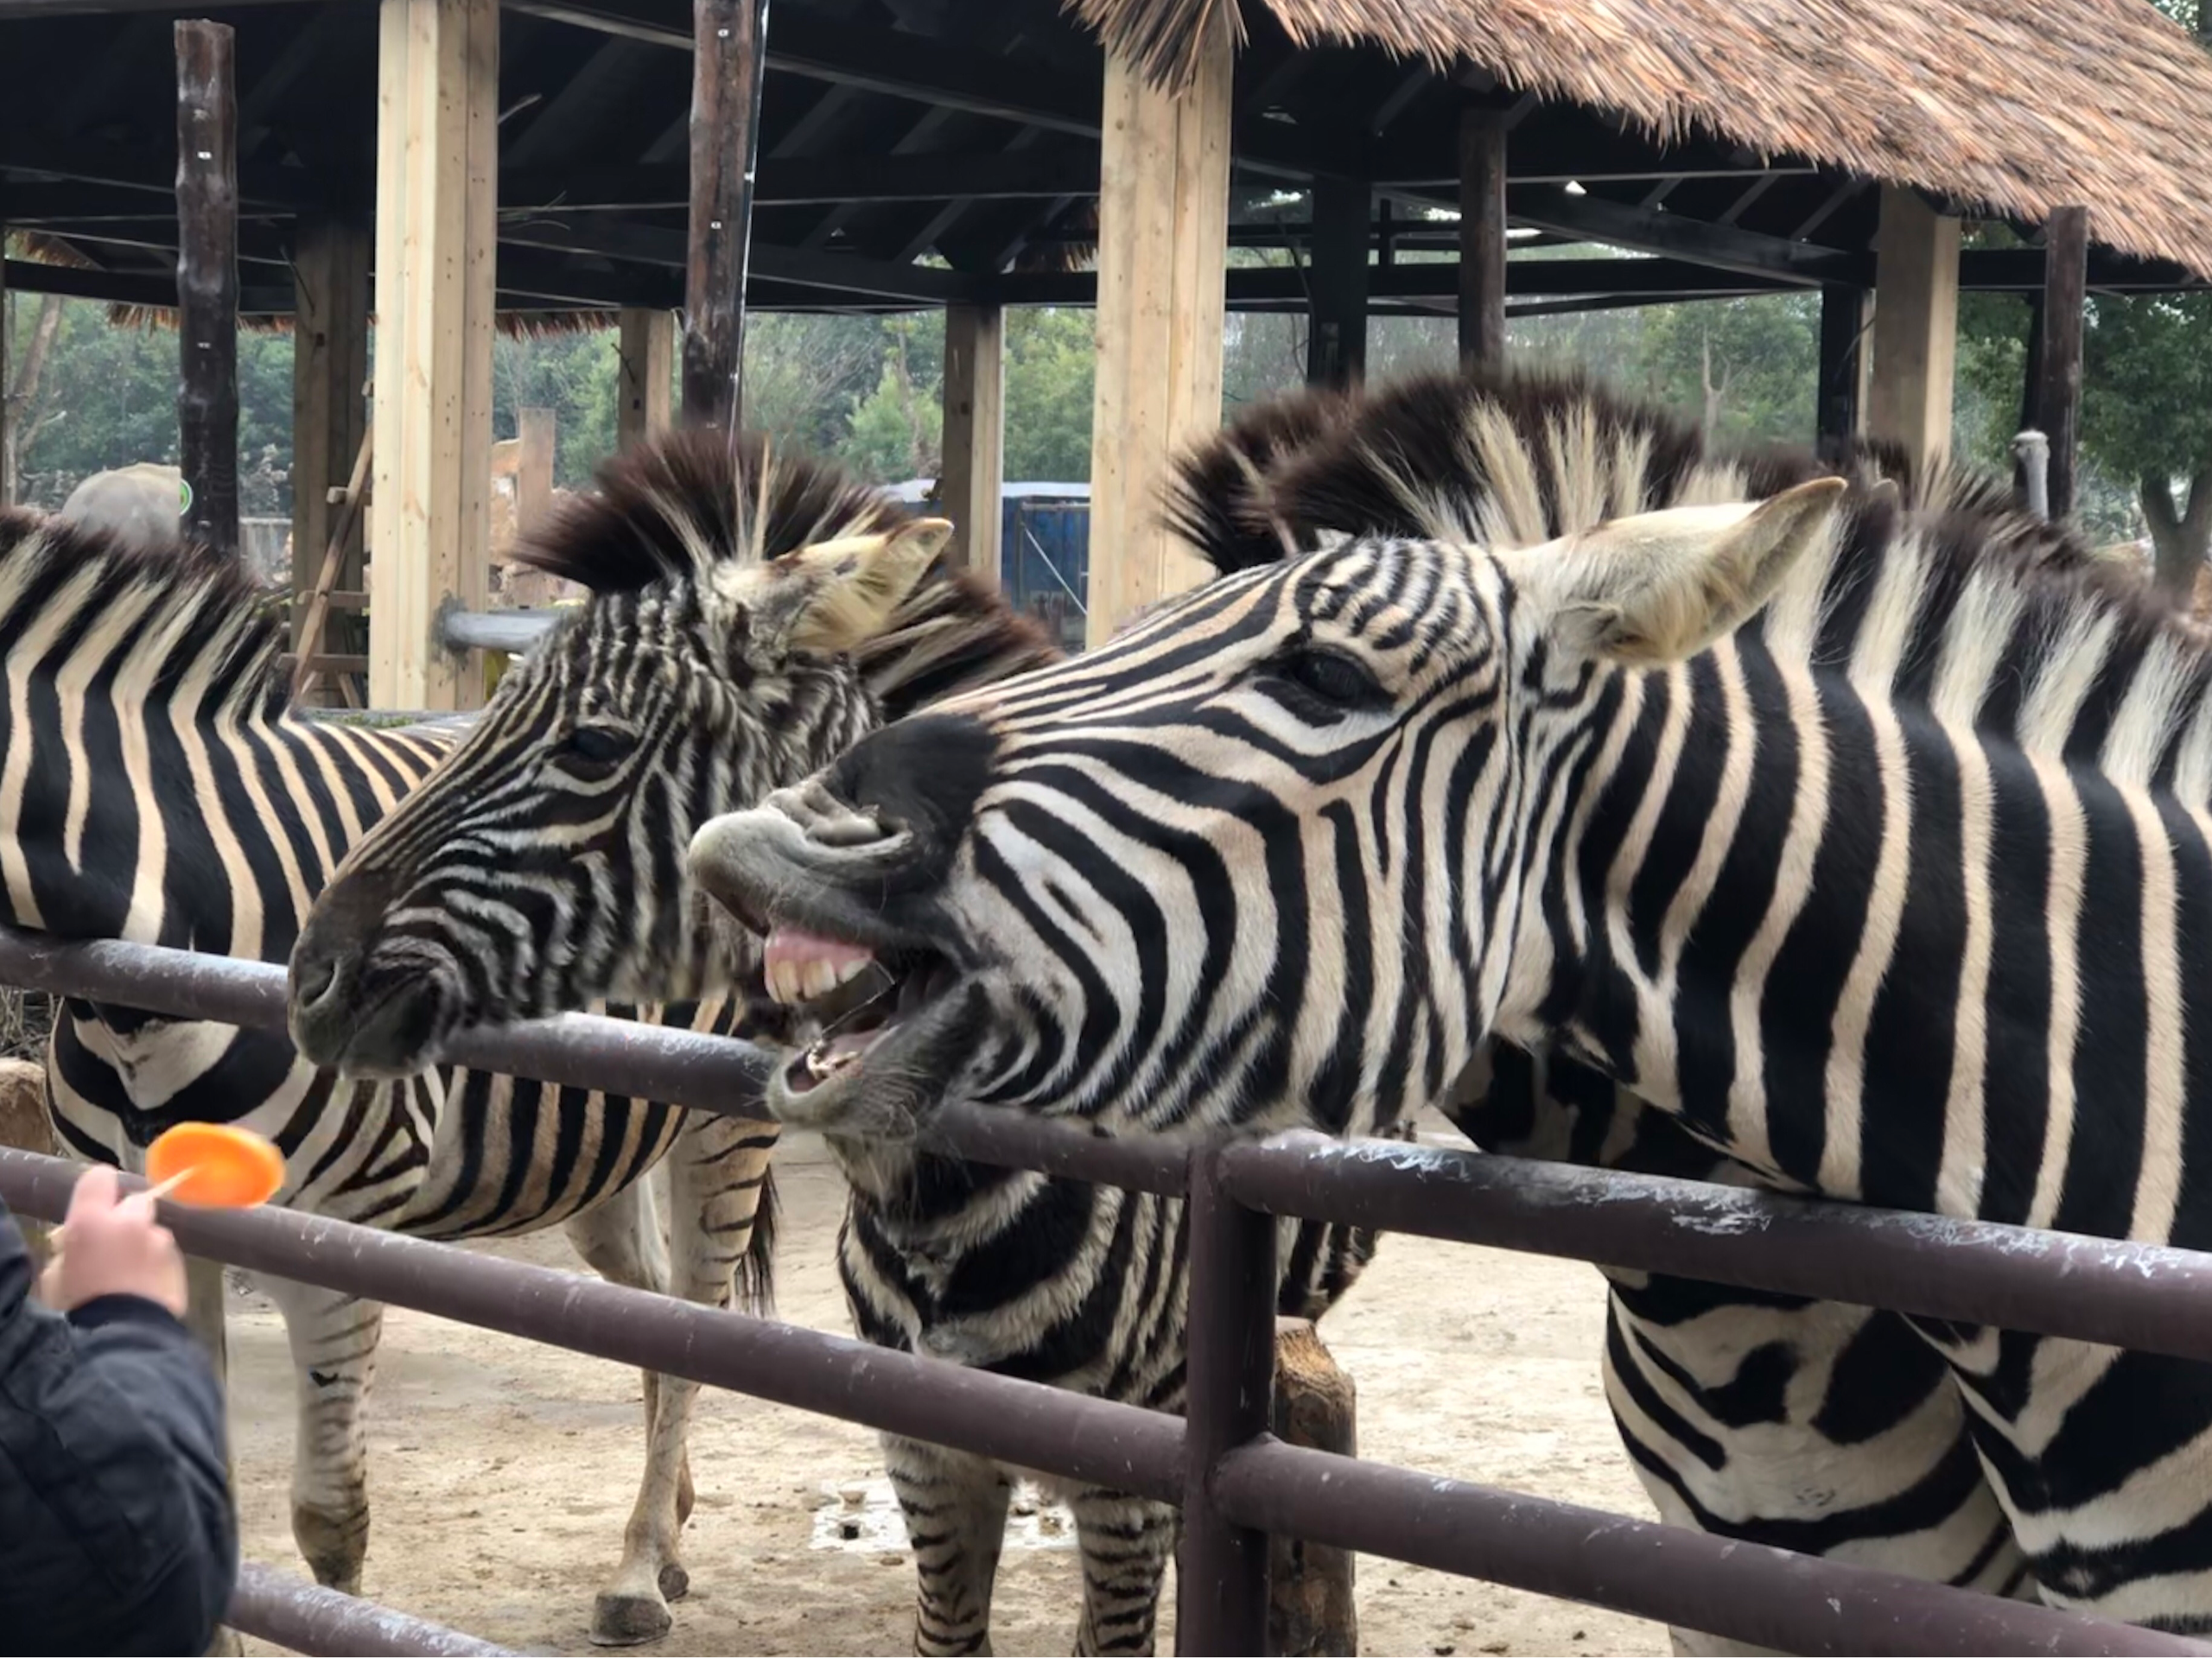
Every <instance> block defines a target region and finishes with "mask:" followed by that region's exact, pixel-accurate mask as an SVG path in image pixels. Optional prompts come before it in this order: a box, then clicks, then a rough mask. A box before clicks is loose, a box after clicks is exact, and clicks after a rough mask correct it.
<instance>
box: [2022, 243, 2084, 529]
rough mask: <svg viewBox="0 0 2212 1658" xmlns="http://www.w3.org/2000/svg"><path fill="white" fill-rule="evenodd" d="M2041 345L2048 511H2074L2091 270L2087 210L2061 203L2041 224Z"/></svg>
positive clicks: (2040, 424)
mask: <svg viewBox="0 0 2212 1658" xmlns="http://www.w3.org/2000/svg"><path fill="white" fill-rule="evenodd" d="M2044 270H2045V275H2044V294H2043V350H2042V352H2041V353H2040V356H2041V359H2042V360H2041V361H2040V362H2039V363H2035V364H2031V368H2032V369H2033V370H2034V371H2035V372H2036V412H2035V421H2034V422H2033V423H2034V425H2035V427H2036V428H2037V429H2038V430H2039V431H2041V432H2042V433H2043V434H2044V436H2045V437H2047V438H2049V439H2050V516H2051V517H2052V518H2064V517H2065V516H2066V515H2067V514H2068V513H2069V512H2071V511H2073V510H2074V492H2075V467H2076V464H2077V460H2078V450H2079V448H2080V444H2081V435H2082V306H2083V302H2084V301H2085V299H2086V298H2087V296H2088V275H2089V210H2088V208H2087V207H2060V208H2058V209H2056V211H2054V212H2053V213H2051V215H2050V222H2049V223H2048V224H2047V225H2045V226H2044Z"/></svg>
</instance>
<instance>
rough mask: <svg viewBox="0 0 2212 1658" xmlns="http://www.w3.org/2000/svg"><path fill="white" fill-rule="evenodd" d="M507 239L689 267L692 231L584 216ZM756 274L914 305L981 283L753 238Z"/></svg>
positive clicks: (504, 235) (947, 300) (512, 232)
mask: <svg viewBox="0 0 2212 1658" xmlns="http://www.w3.org/2000/svg"><path fill="white" fill-rule="evenodd" d="M499 241H500V245H501V246H503V247H518V248H535V249H537V251H540V252H544V253H570V254H581V255H586V256H589V257H597V258H602V259H615V260H620V261H622V262H624V263H626V264H644V265H658V266H660V267H662V268H664V269H665V270H683V269H684V268H685V267H686V265H687V264H688V257H687V249H688V243H687V239H686V238H685V236H684V234H683V232H681V231H673V230H664V229H663V228H661V227H660V226H655V225H632V224H626V223H622V222H620V221H613V220H607V219H581V220H574V221H570V222H569V223H566V224H537V223H518V224H510V225H504V226H501V227H500V231H499ZM747 265H748V268H749V270H750V274H751V275H752V276H753V277H754V278H756V279H760V278H766V280H769V281H772V282H780V283H791V285H793V286H795V287H800V288H825V289H838V290H842V291H843V292H846V293H849V294H852V295H869V296H872V297H874V298H878V299H889V300H901V301H905V302H907V303H909V304H915V305H947V304H955V303H958V302H962V301H964V300H971V299H975V298H976V297H978V295H980V294H981V291H982V284H981V283H979V282H978V281H977V279H976V278H975V277H972V276H967V275H965V274H963V272H960V271H957V270H938V268H937V267H935V266H933V265H894V264H889V263H888V262H887V261H884V260H880V259H864V258H862V257H860V256H859V255H857V254H851V253H831V252H827V251H817V250H814V249H810V248H790V247H776V246H772V245H768V244H766V243H761V242H755V243H754V244H753V246H752V248H751V251H750V252H749V253H748V255H747Z"/></svg>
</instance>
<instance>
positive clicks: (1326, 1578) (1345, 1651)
mask: <svg viewBox="0 0 2212 1658" xmlns="http://www.w3.org/2000/svg"><path fill="white" fill-rule="evenodd" d="M1356 1398H1357V1394H1356V1390H1355V1389H1354V1388H1353V1387H1352V1381H1351V1376H1349V1375H1346V1374H1345V1373H1344V1370H1343V1369H1340V1368H1339V1367H1338V1363H1337V1361H1336V1358H1335V1356H1333V1355H1332V1354H1331V1353H1330V1351H1329V1350H1328V1348H1327V1347H1326V1346H1325V1345H1324V1344H1322V1341H1321V1337H1320V1333H1319V1331H1316V1330H1315V1329H1314V1328H1313V1320H1312V1319H1310V1318H1278V1319H1276V1320H1275V1388H1274V1407H1273V1410H1274V1421H1273V1423H1272V1424H1271V1426H1273V1428H1274V1435H1275V1438H1277V1439H1281V1441H1282V1442H1283V1443H1284V1444H1285V1445H1300V1446H1303V1447H1304V1448H1305V1449H1306V1450H1308V1451H1325V1452H1329V1453H1330V1454H1331V1455H1332V1456H1337V1457H1354V1456H1357V1455H1358V1454H1359V1446H1358V1434H1357V1415H1356V1412H1355V1410H1354V1405H1355V1403H1356ZM1353 1559H1354V1556H1353V1554H1352V1553H1351V1550H1350V1549H1343V1548H1332V1547H1328V1546H1327V1545H1325V1544H1322V1543H1309V1542H1307V1541H1306V1540H1304V1539H1302V1538H1298V1537H1270V1538H1269V1539H1268V1645H1267V1649H1268V1651H1269V1652H1271V1653H1275V1654H1279V1655H1281V1658H1351V1655H1352V1654H1355V1653H1357V1652H1358V1650H1359V1610H1358V1608H1357V1605H1356V1604H1354V1602H1353V1598H1352V1578H1353V1573H1352V1561H1353Z"/></svg>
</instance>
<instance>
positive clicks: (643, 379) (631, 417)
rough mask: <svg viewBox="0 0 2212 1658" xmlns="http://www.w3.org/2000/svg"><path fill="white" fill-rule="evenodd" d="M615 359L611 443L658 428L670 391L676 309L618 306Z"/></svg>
mask: <svg viewBox="0 0 2212 1658" xmlns="http://www.w3.org/2000/svg"><path fill="white" fill-rule="evenodd" d="M617 349H618V351H619V353H620V358H619V360H618V361H617V364H616V372H617V377H618V380H619V384H618V387H617V392H618V395H617V397H616V398H615V402H614V447H615V448H618V449H626V448H629V447H630V446H631V445H632V444H633V443H638V442H641V441H644V440H645V438H647V437H650V436H652V435H653V434H654V433H656V432H664V431H666V430H667V429H668V423H669V420H670V418H671V400H672V399H673V397H674V396H675V381H674V378H673V376H674V374H675V369H676V314H675V313H674V312H672V311H655V310H641V309H639V308H637V307H635V306H626V307H624V308H623V311H622V315H621V329H620V336H619V344H618V346H617Z"/></svg>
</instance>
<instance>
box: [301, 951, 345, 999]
mask: <svg viewBox="0 0 2212 1658" xmlns="http://www.w3.org/2000/svg"><path fill="white" fill-rule="evenodd" d="M337 984H338V964H337V962H331V961H320V962H319V961H313V960H309V961H304V962H299V961H296V962H293V963H292V1000H293V1001H294V1003H295V1004H296V1005H297V1006H299V1007H319V1006H321V1003H322V1002H323V1001H326V1000H327V998H328V997H329V995H330V993H331V992H332V990H334V988H337Z"/></svg>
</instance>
